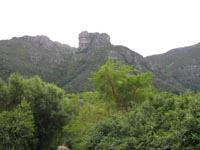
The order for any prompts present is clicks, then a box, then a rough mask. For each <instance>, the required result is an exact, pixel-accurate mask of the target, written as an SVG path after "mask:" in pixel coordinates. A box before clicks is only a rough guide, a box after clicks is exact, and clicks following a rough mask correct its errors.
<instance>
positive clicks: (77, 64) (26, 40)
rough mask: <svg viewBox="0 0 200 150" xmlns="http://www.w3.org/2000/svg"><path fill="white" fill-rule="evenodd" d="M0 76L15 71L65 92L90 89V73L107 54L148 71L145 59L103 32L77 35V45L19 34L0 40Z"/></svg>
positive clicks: (4, 76) (44, 37)
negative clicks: (49, 83)
mask: <svg viewBox="0 0 200 150" xmlns="http://www.w3.org/2000/svg"><path fill="white" fill-rule="evenodd" d="M0 53H1V55H0V70H1V72H0V77H2V78H3V79H6V78H7V77H8V76H9V75H10V74H11V73H13V72H19V73H20V74H22V75H23V76H24V77H30V76H33V75H39V76H41V77H42V79H43V80H45V81H47V82H51V83H55V84H57V85H59V86H60V87H63V88H64V89H65V90H66V91H67V92H80V91H85V90H90V89H91V87H92V85H91V84H90V82H89V81H88V78H89V77H90V76H91V72H93V71H96V70H97V69H98V67H99V66H102V65H103V64H104V63H105V62H106V60H107V59H108V58H109V57H112V58H113V59H114V60H119V61H122V62H124V63H126V64H130V65H133V66H134V67H135V68H136V69H137V70H138V71H139V72H146V71H151V69H150V66H149V65H148V63H147V62H146V60H145V59H144V58H143V57H142V56H141V55H139V54H138V53H136V52H134V51H132V50H130V49H128V48H127V47H124V46H115V45H113V44H111V42H110V36H109V35H107V34H106V33H102V34H100V33H88V32H87V31H84V32H81V33H80V34H79V47H78V48H73V47H70V46H68V45H66V44H61V43H58V42H54V41H51V40H50V39H49V38H48V37H46V36H35V37H31V36H23V37H19V38H12V39H11V40H2V41H0Z"/></svg>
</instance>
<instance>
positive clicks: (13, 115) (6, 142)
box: [0, 101, 35, 150]
mask: <svg viewBox="0 0 200 150" xmlns="http://www.w3.org/2000/svg"><path fill="white" fill-rule="evenodd" d="M34 129H35V128H34V119H33V114H32V111H31V108H30V104H29V103H28V102H26V101H22V102H21V103H20V104H19V105H18V106H17V107H16V108H14V109H13V110H11V111H3V112H2V113H0V149H2V150H19V149H20V150H31V145H32V144H33V142H34V140H35V139H34V131H35V130H34Z"/></svg>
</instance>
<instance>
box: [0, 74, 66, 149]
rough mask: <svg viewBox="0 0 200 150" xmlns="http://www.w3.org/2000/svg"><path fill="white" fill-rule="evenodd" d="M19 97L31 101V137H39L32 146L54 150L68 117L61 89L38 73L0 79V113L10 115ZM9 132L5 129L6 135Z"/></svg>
mask: <svg viewBox="0 0 200 150" xmlns="http://www.w3.org/2000/svg"><path fill="white" fill-rule="evenodd" d="M22 100H26V101H28V102H29V103H30V107H31V110H30V111H31V112H32V113H33V118H34V130H35V134H34V138H35V139H38V142H37V141H35V142H34V143H33V144H32V146H31V148H32V149H38V150H40V149H47V150H49V149H55V148H56V147H57V145H59V144H61V143H60V139H61V136H62V127H63V126H64V125H66V123H67V121H68V120H69V119H70V116H69V114H68V112H67V111H66V108H67V107H66V105H67V104H66V103H65V101H64V90H62V89H60V88H58V87H57V86H55V85H53V84H49V83H45V82H43V81H42V80H41V79H40V78H39V77H37V76H35V77H33V78H30V79H24V78H22V77H21V76H20V75H19V74H12V75H11V76H10V77H9V79H8V84H7V85H6V84H5V83H3V82H2V80H0V103H1V104H3V105H2V106H1V107H0V108H1V109H0V110H1V111H3V112H2V113H3V114H5V113H8V115H9V114H11V115H13V114H14V113H15V111H13V109H14V110H15V109H16V107H17V106H18V105H19V104H20V103H21V102H22ZM11 112H12V113H11ZM27 127H28V126H27ZM8 132H10V131H8V130H6V131H5V133H7V134H8Z"/></svg>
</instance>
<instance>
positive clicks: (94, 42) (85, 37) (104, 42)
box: [79, 31, 111, 51]
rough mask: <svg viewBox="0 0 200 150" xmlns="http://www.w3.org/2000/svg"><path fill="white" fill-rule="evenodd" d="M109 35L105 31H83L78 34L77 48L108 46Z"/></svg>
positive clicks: (82, 49)
mask: <svg viewBox="0 0 200 150" xmlns="http://www.w3.org/2000/svg"><path fill="white" fill-rule="evenodd" d="M110 45H111V43H110V36H109V35H108V34H106V33H98V32H96V33H89V32H87V31H83V32H81V33H80V34H79V50H80V51H84V50H86V49H88V48H93V47H95V48H97V47H106V46H110Z"/></svg>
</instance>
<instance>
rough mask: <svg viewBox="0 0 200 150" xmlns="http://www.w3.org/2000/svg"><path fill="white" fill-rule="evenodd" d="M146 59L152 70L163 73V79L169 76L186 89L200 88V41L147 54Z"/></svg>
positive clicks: (195, 89)
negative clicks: (155, 53)
mask: <svg viewBox="0 0 200 150" xmlns="http://www.w3.org/2000/svg"><path fill="white" fill-rule="evenodd" d="M146 60H147V61H148V62H149V63H150V64H151V66H153V68H154V70H156V71H157V72H161V74H164V75H165V77H163V80H167V78H171V79H173V80H176V81H177V82H179V83H181V84H182V85H183V86H184V87H185V88H187V89H191V90H194V91H197V90H199V89H200V43H198V44H195V45H192V46H187V47H182V48H176V49H173V50H170V51H168V52H167V53H164V54H160V55H153V56H148V57H147V58H146Z"/></svg>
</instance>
